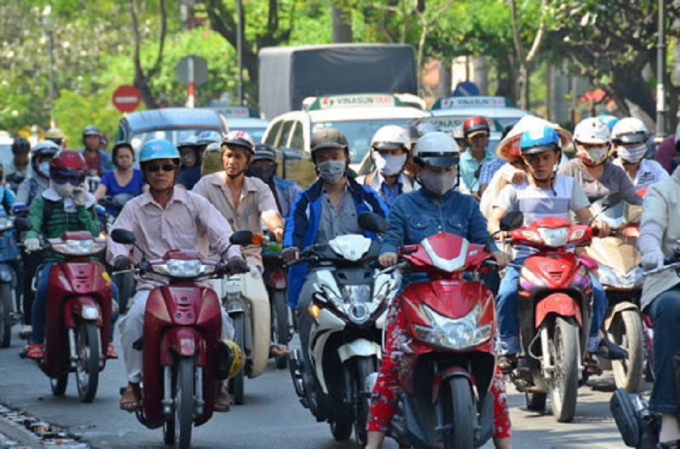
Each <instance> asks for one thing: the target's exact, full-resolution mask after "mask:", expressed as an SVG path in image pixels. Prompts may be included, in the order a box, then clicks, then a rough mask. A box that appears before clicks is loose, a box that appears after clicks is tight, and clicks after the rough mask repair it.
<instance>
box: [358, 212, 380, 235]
mask: <svg viewBox="0 0 680 449" xmlns="http://www.w3.org/2000/svg"><path fill="white" fill-rule="evenodd" d="M359 226H361V229H363V230H364V231H368V232H374V233H376V234H379V233H382V232H385V231H387V221H386V220H385V219H384V218H383V217H381V216H380V215H378V214H376V213H373V212H363V213H361V214H360V215H359Z"/></svg>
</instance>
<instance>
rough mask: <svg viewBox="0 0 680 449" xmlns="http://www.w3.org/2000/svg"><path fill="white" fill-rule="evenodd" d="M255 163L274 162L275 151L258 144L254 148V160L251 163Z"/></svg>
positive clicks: (267, 146)
mask: <svg viewBox="0 0 680 449" xmlns="http://www.w3.org/2000/svg"><path fill="white" fill-rule="evenodd" d="M257 161H272V162H276V151H274V149H273V148H272V147H271V146H270V145H267V144H258V145H256V146H255V158H253V162H257Z"/></svg>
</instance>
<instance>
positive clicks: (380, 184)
mask: <svg viewBox="0 0 680 449" xmlns="http://www.w3.org/2000/svg"><path fill="white" fill-rule="evenodd" d="M409 147H410V139H409V136H408V132H407V131H406V129H404V128H403V127H401V126H397V125H386V126H383V127H382V128H380V129H378V131H376V133H375V134H374V135H373V139H372V140H371V158H372V159H373V163H374V164H375V167H376V168H375V170H373V171H372V172H371V173H369V174H368V175H366V176H360V177H358V178H357V182H358V183H359V184H363V185H365V186H367V187H370V188H372V189H373V190H375V191H376V192H378V195H380V198H382V199H383V201H384V202H385V204H387V206H388V207H389V206H391V205H392V203H394V200H395V199H397V197H398V196H399V195H401V194H402V193H408V192H410V191H412V190H413V189H414V183H413V177H412V176H410V175H407V174H405V173H404V166H405V165H406V161H407V160H408V157H409Z"/></svg>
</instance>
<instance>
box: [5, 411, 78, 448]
mask: <svg viewBox="0 0 680 449" xmlns="http://www.w3.org/2000/svg"><path fill="white" fill-rule="evenodd" d="M46 447H59V448H61V449H89V448H90V446H89V445H88V444H86V443H84V442H82V441H80V440H79V439H78V438H77V437H75V436H73V435H70V434H68V433H67V432H66V431H65V430H64V429H62V428H60V427H57V426H54V425H52V424H49V423H46V422H44V421H40V420H39V419H38V418H36V417H34V416H32V415H30V414H29V413H26V412H21V411H16V410H12V409H10V408H7V407H5V406H3V405H0V449H10V448H11V449H44V448H46Z"/></svg>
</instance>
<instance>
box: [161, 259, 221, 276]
mask: <svg viewBox="0 0 680 449" xmlns="http://www.w3.org/2000/svg"><path fill="white" fill-rule="evenodd" d="M153 271H155V272H156V273H160V274H164V275H167V276H172V277H176V278H194V277H196V276H198V275H201V274H210V273H213V272H214V271H215V266H214V265H205V264H203V262H201V261H200V260H199V259H189V260H184V259H169V260H168V261H167V262H165V263H164V264H158V265H154V266H153Z"/></svg>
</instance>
